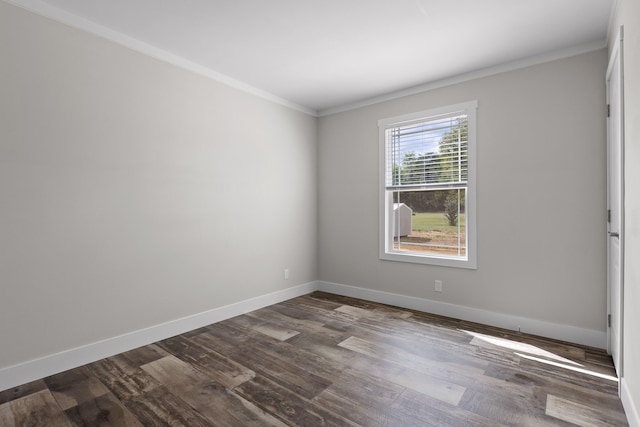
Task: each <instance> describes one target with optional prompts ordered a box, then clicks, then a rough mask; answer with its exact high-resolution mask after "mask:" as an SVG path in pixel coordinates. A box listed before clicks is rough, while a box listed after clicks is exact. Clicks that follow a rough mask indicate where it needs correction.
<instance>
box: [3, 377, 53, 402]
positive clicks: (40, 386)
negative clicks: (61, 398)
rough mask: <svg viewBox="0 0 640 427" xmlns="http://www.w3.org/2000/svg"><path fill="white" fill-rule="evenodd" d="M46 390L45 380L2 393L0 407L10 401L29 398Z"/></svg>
mask: <svg viewBox="0 0 640 427" xmlns="http://www.w3.org/2000/svg"><path fill="white" fill-rule="evenodd" d="M46 388H47V385H46V384H45V382H44V381H43V380H36V381H31V382H30V383H26V384H22V385H19V386H17V387H13V388H10V389H8V390H5V391H3V392H0V405H1V404H3V403H6V402H8V401H10V400H16V399H19V398H21V397H23V396H27V395H29V394H32V393H36V392H38V391H41V390H46Z"/></svg>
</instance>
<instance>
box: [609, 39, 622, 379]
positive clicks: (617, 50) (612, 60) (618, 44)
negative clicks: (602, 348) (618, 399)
mask: <svg viewBox="0 0 640 427" xmlns="http://www.w3.org/2000/svg"><path fill="white" fill-rule="evenodd" d="M623 37H624V28H623V27H622V26H621V27H620V29H619V31H618V35H617V36H616V39H615V42H614V44H613V46H612V51H611V55H610V57H609V64H608V66H607V73H606V77H605V84H606V96H607V106H609V104H610V97H611V92H610V91H611V88H610V86H609V80H610V77H611V73H612V72H613V69H614V66H615V64H616V61H617V62H618V64H617V65H618V82H619V84H618V94H617V97H618V103H619V105H618V106H617V107H618V112H619V115H620V122H619V125H618V126H619V129H618V134H619V138H618V143H619V145H620V146H619V147H618V153H619V154H618V155H619V157H620V169H619V170H618V171H612V170H611V153H610V151H611V148H610V147H611V144H612V143H613V141H612V140H611V139H612V138H611V126H612V124H611V121H610V120H609V118H607V211H609V210H610V209H611V206H610V200H611V197H610V180H611V179H610V178H611V174H612V173H613V172H617V174H618V180H619V183H620V200H619V204H618V209H619V210H620V224H619V230H618V233H619V258H620V260H619V261H620V263H619V265H620V290H619V299H620V301H618V302H617V303H618V304H619V313H618V316H619V321H620V325H619V328H618V331H619V335H620V336H619V337H618V348H617V349H616V350H617V354H618V358H619V360H618V366H616V370H617V373H618V376H619V378H622V377H623V376H624V360H623V359H624V358H623V349H624V236H625V234H624V206H625V203H624V188H625V185H624V158H625V156H624V68H623V64H624V63H623ZM611 231H612V230H610V223H609V221H608V220H607V352H608V353H609V354H612V347H611V341H612V335H611V328H610V327H609V323H608V319H609V315H610V314H611V308H612V305H613V304H614V303H616V302H615V301H612V295H611V294H612V292H611V274H610V270H611V265H610V262H611V261H610V249H611V238H612V237H610V236H609V232H611ZM618 384H620V382H619V383H618Z"/></svg>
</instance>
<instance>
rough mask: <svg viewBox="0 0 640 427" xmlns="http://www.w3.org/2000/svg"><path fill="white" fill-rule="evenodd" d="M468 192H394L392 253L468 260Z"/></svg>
mask: <svg viewBox="0 0 640 427" xmlns="http://www.w3.org/2000/svg"><path fill="white" fill-rule="evenodd" d="M465 205H466V189H465V188H460V189H452V190H420V191H395V192H393V250H394V251H396V252H406V253H417V254H421V255H441V256H455V257H462V258H466V256H467V227H466V215H465Z"/></svg>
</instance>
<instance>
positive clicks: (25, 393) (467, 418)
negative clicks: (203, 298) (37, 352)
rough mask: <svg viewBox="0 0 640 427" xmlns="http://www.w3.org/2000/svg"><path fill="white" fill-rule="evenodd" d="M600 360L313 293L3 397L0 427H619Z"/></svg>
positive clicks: (613, 393)
mask: <svg viewBox="0 0 640 427" xmlns="http://www.w3.org/2000/svg"><path fill="white" fill-rule="evenodd" d="M617 387H618V383H617V380H616V378H615V372H614V370H613V368H612V364H611V359H610V358H609V357H608V356H607V355H606V354H605V353H604V352H603V351H600V350H597V349H593V348H586V347H581V346H577V345H572V344H568V343H563V342H558V341H553V340H548V339H543V338H539V337H532V336H528V335H524V334H518V333H515V332H511V331H506V330H502V329H498V328H492V327H488V326H482V325H478V324H472V323H469V322H463V321H458V320H454V319H449V318H444V317H440V316H435V315H430V314H425V313H421V312H416V311H411V310H404V309H399V308H395V307H390V306H385V305H382V304H376V303H371V302H367V301H362V300H357V299H353V298H346V297H341V296H336V295H332V294H327V293H321V292H316V293H313V294H311V295H307V296H304V297H299V298H295V299H292V300H289V301H285V302H283V303H280V304H276V305H273V306H270V307H267V308H263V309H260V310H257V311H254V312H251V313H248V314H245V315H242V316H238V317H235V318H232V319H229V320H226V321H223V322H220V323H217V324H214V325H211V326H208V327H205V328H201V329H198V330H195V331H192V332H189V333H186V334H183V335H179V336H176V337H174V338H170V339H167V340H164V341H161V342H158V343H155V344H153V345H149V346H146V347H141V348H138V349H136V350H132V351H129V352H126V353H122V354H119V355H117V356H114V357H109V358H107V359H103V360H100V361H98V362H95V363H92V364H89V365H86V366H82V367H80V368H77V369H73V370H70V371H67V372H64V373H61V374H58V375H53V376H51V377H48V378H44V379H42V380H38V381H34V382H32V383H29V384H25V385H23V386H21V387H17V388H15V389H11V390H7V391H4V392H2V393H0V426H3V427H7V426H14V425H16V426H45V425H47V426H70V425H72V426H73V425H79V426H108V425H112V426H141V425H142V426H165V425H169V426H284V425H293V426H499V425H508V426H574V425H579V426H624V425H627V422H626V417H625V415H624V412H623V409H622V405H621V403H620V400H619V398H618V397H617Z"/></svg>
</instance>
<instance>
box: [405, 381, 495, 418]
mask: <svg viewBox="0 0 640 427" xmlns="http://www.w3.org/2000/svg"><path fill="white" fill-rule="evenodd" d="M392 407H393V408H394V409H395V410H396V412H395V414H396V417H398V418H399V419H400V420H401V422H402V423H403V424H402V425H403V426H431V427H442V426H454V427H501V426H504V425H503V424H500V423H497V422H496V421H495V420H490V419H488V418H485V417H483V416H481V415H478V414H475V413H473V412H470V411H467V410H465V409H463V408H460V407H458V406H455V405H450V404H447V403H446V402H443V401H442V400H441V399H435V398H434V399H429V398H425V396H424V394H419V393H416V392H414V391H413V390H405V391H404V392H403V393H402V394H401V395H400V396H399V397H398V398H397V399H396V400H395V401H394V402H393V405H392Z"/></svg>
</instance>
